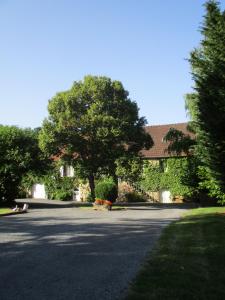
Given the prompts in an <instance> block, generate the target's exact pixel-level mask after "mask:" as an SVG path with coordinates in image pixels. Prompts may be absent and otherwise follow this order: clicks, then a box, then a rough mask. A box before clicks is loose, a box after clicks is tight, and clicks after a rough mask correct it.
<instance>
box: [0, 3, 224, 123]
mask: <svg viewBox="0 0 225 300" xmlns="http://www.w3.org/2000/svg"><path fill="white" fill-rule="evenodd" d="M204 2H205V1H201V0H182V1H181V0H161V1H159V0H157V1H156V0H0V36H1V46H0V82H1V87H0V104H1V106H0V107H1V108H0V124H7V125H18V126H21V127H38V126H41V124H42V121H43V119H44V118H45V117H46V116H47V114H48V113H47V104H48V100H49V99H50V98H51V97H53V96H54V95H55V93H56V92H59V91H63V90H66V89H69V88H70V87H71V85H72V83H73V81H77V80H81V79H82V78H83V77H84V76H85V75H87V74H92V75H105V76H108V77H111V78H112V79H115V80H120V81H121V82H122V83H123V85H124V87H125V88H126V89H127V90H128V91H129V93H130V98H131V99H132V100H135V101H136V102H137V103H138V106H139V108H140V115H141V116H145V117H146V118H147V121H148V123H149V124H151V125H152V124H166V123H177V122H184V121H186V120H187V117H186V112H185V109H184V98H183V96H184V94H185V93H187V92H190V91H191V86H192V84H193V83H192V81H191V75H190V67H189V63H188V62H187V60H186V58H188V56H189V52H190V51H191V50H192V49H193V47H195V46H197V45H198V44H199V41H200V38H201V36H200V33H199V27H200V23H201V22H202V16H203V14H204V8H203V3H204ZM221 7H222V9H224V7H225V0H223V1H221Z"/></svg>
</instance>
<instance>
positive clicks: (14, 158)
mask: <svg viewBox="0 0 225 300" xmlns="http://www.w3.org/2000/svg"><path fill="white" fill-rule="evenodd" d="M48 164H49V161H48V159H46V158H44V156H43V154H42V153H41V151H40V149H39V146H38V130H32V129H21V128H18V127H16V126H3V125H0V205H1V204H3V203H4V202H6V201H7V202H11V201H13V200H14V199H15V198H16V197H18V194H19V187H20V183H21V180H22V177H23V176H24V175H25V174H26V173H27V172H29V171H33V172H37V173H38V172H39V173H42V172H43V170H44V169H46V168H47V166H48Z"/></svg>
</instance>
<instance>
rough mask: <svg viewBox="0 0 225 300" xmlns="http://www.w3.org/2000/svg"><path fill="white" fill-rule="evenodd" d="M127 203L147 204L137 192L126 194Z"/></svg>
mask: <svg viewBox="0 0 225 300" xmlns="http://www.w3.org/2000/svg"><path fill="white" fill-rule="evenodd" d="M125 198H126V201H127V202H129V203H134V202H145V201H146V200H145V199H144V198H143V196H142V195H140V194H139V193H137V192H130V193H126V194H125Z"/></svg>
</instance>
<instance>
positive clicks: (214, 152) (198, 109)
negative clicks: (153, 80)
mask: <svg viewBox="0 0 225 300" xmlns="http://www.w3.org/2000/svg"><path fill="white" fill-rule="evenodd" d="M205 7H206V14H205V16H204V21H203V24H202V27H201V34H202V40H201V43H200V46H199V47H198V48H196V49H194V51H192V52H191V56H190V64H191V67H192V75H193V79H194V82H195V85H194V93H192V94H188V95H187V97H186V104H187V109H188V111H189V113H190V116H191V119H192V121H191V125H192V129H194V131H195V133H196V137H197V146H196V154H197V155H198V157H199V158H200V160H201V162H202V164H203V169H204V172H205V180H207V181H208V185H207V188H208V189H209V191H210V192H211V195H216V196H217V197H219V198H221V197H222V195H223V194H224V193H225V11H224V12H222V11H221V10H220V7H219V3H218V2H217V1H214V0H211V1H208V2H206V4H205ZM204 172H202V174H203V173H204Z"/></svg>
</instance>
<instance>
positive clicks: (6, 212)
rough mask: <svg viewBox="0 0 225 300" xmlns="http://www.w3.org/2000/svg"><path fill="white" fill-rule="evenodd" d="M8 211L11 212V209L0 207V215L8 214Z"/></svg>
mask: <svg viewBox="0 0 225 300" xmlns="http://www.w3.org/2000/svg"><path fill="white" fill-rule="evenodd" d="M10 212H12V210H11V209H10V208H7V207H3V208H0V215H3V214H8V213H10Z"/></svg>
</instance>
